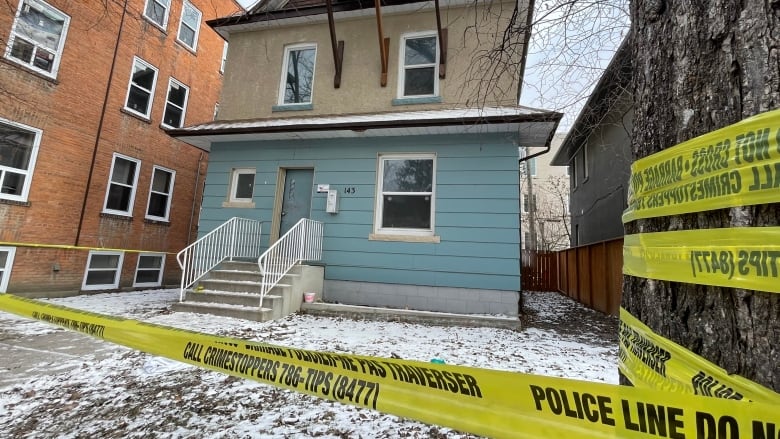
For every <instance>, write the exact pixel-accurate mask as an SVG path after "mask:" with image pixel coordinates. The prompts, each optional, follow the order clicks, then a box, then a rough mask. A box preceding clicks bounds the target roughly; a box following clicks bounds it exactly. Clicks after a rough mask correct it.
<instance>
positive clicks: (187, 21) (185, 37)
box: [176, 1, 201, 51]
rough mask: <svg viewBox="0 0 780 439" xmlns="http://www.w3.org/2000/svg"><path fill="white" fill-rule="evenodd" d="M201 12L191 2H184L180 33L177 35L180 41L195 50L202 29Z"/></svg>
mask: <svg viewBox="0 0 780 439" xmlns="http://www.w3.org/2000/svg"><path fill="white" fill-rule="evenodd" d="M200 17H201V13H200V11H199V10H198V8H196V7H195V6H192V3H190V2H186V1H185V2H184V6H183V7H182V9H181V20H180V21H179V35H178V36H177V37H176V40H178V41H179V42H180V43H182V44H184V45H185V46H186V47H187V48H189V49H191V50H192V51H195V48H196V47H197V46H198V32H199V31H200Z"/></svg>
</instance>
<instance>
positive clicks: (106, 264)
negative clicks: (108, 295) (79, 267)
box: [81, 250, 124, 290]
mask: <svg viewBox="0 0 780 439" xmlns="http://www.w3.org/2000/svg"><path fill="white" fill-rule="evenodd" d="M123 257H124V253H122V252H107V251H96V250H92V251H90V252H89V258H88V259H87V269H86V270H85V272H84V282H83V284H82V285H81V289H83V290H108V289H113V288H117V287H118V286H119V275H120V273H121V272H122V259H123Z"/></svg>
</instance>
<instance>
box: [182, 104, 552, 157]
mask: <svg viewBox="0 0 780 439" xmlns="http://www.w3.org/2000/svg"><path fill="white" fill-rule="evenodd" d="M561 116H562V114H561V113H557V112H553V111H547V110H539V109H535V108H529V107H522V106H518V107H483V108H461V109H446V110H423V111H403V112H401V111H399V112H388V113H372V114H347V115H326V116H304V117H281V118H264V119H246V120H227V121H213V122H207V123H202V124H199V125H193V126H189V127H185V128H177V129H169V130H167V132H168V134H170V135H171V136H173V137H176V138H178V139H179V140H182V141H184V142H187V143H189V144H190V145H193V146H196V147H198V148H201V149H204V150H206V151H208V150H210V148H211V144H212V143H214V142H245V141H264V140H300V139H329V138H360V137H365V138H371V137H384V136H415V135H436V134H466V133H508V134H513V135H516V136H517V142H518V146H531V147H536V146H540V147H544V146H547V144H549V142H550V140H551V139H552V136H553V134H554V133H555V129H556V128H557V126H558V122H559V121H560V120H561Z"/></svg>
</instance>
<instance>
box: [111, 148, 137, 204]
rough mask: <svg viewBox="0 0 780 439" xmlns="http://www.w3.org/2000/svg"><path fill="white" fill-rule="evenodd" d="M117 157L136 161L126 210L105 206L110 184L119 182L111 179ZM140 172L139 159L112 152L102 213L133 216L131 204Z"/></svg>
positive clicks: (133, 200) (133, 201)
mask: <svg viewBox="0 0 780 439" xmlns="http://www.w3.org/2000/svg"><path fill="white" fill-rule="evenodd" d="M117 157H118V158H121V159H124V160H128V161H131V162H135V163H136V167H135V175H134V176H133V190H132V191H131V192H130V204H129V205H128V206H127V212H125V211H122V210H114V209H109V208H107V207H106V205H107V204H108V194H109V190H110V189H111V185H112V184H119V183H114V182H113V181H112V178H113V177H114V165H115V163H116V159H117ZM140 173H141V161H140V160H138V159H134V158H132V157H129V156H126V155H123V154H119V153H114V156H113V157H112V158H111V172H109V174H108V184H107V185H106V197H105V199H104V200H103V213H109V214H112V215H122V216H130V217H131V216H133V206H134V205H135V193H136V191H137V190H138V174H140ZM121 186H124V185H121Z"/></svg>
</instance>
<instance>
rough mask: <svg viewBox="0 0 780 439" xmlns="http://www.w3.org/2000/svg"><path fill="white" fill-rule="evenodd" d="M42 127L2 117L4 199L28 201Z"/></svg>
mask: <svg viewBox="0 0 780 439" xmlns="http://www.w3.org/2000/svg"><path fill="white" fill-rule="evenodd" d="M40 141H41V130H38V129H35V128H32V127H28V126H26V125H21V124H18V123H13V122H10V121H6V120H4V119H0V199H4V200H13V201H27V196H28V194H29V192H30V182H31V181H32V172H33V169H34V168H35V158H36V157H37V155H38V145H39V143H40Z"/></svg>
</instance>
